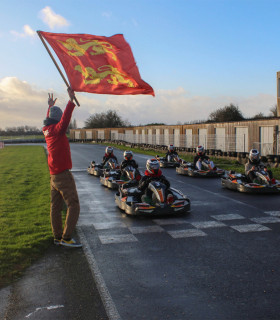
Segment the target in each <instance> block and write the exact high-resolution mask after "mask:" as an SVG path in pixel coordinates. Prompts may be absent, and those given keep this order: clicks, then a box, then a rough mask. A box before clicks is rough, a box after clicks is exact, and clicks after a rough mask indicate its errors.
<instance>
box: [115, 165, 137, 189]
mask: <svg viewBox="0 0 280 320" xmlns="http://www.w3.org/2000/svg"><path fill="white" fill-rule="evenodd" d="M142 176H143V173H142V172H140V171H139V170H138V169H136V168H134V167H132V166H130V165H128V166H126V167H125V168H124V169H123V170H122V172H121V176H120V179H119V180H117V181H116V182H117V183H118V185H122V184H127V185H129V186H133V185H137V184H138V182H139V180H140V179H141V177H142Z"/></svg>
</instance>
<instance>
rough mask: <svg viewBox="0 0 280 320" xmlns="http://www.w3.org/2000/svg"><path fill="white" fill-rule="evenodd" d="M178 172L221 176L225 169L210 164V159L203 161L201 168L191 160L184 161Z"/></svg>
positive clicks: (202, 175) (196, 175) (198, 175)
mask: <svg viewBox="0 0 280 320" xmlns="http://www.w3.org/2000/svg"><path fill="white" fill-rule="evenodd" d="M176 173H177V174H182V175H185V176H189V177H221V176H222V175H223V174H224V173H225V171H224V170H223V169H219V168H217V167H214V168H213V169H212V168H210V166H209V161H206V160H204V161H202V169H201V170H199V169H197V168H196V167H195V165H194V164H193V163H191V162H182V163H181V164H180V166H179V167H177V168H176Z"/></svg>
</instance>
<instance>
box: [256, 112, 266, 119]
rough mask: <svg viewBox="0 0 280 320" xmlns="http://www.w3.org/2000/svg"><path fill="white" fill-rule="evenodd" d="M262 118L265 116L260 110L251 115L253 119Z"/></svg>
mask: <svg viewBox="0 0 280 320" xmlns="http://www.w3.org/2000/svg"><path fill="white" fill-rule="evenodd" d="M263 118H265V115H264V114H263V113H262V112H259V113H257V114H256V115H254V117H253V119H263Z"/></svg>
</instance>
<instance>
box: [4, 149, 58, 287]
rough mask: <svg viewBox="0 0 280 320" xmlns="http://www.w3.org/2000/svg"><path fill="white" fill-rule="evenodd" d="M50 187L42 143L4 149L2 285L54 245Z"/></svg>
mask: <svg viewBox="0 0 280 320" xmlns="http://www.w3.org/2000/svg"><path fill="white" fill-rule="evenodd" d="M49 188H50V187H49V170H48V166H47V161H46V154H45V151H44V148H43V147H42V146H9V147H6V148H4V149H1V150H0V287H4V286H6V285H8V284H9V283H11V282H12V281H14V280H16V279H17V278H18V277H19V276H20V275H21V273H22V271H23V270H24V269H25V268H26V267H28V266H29V265H31V263H32V262H33V261H34V260H36V259H38V257H40V256H41V255H42V253H43V252H44V251H45V249H46V248H47V247H48V246H49V245H50V240H51V239H52V233H51V227H50V220H49V206H50V189H49Z"/></svg>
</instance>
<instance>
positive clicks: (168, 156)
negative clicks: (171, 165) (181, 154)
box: [165, 150, 178, 161]
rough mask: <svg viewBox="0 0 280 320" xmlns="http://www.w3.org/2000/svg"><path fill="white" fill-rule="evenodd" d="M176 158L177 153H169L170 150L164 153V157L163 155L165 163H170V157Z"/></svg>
mask: <svg viewBox="0 0 280 320" xmlns="http://www.w3.org/2000/svg"><path fill="white" fill-rule="evenodd" d="M174 156H175V157H178V153H177V151H175V150H172V151H170V150H168V151H167V152H166V155H165V160H166V161H170V160H171V159H172V157H174Z"/></svg>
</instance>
